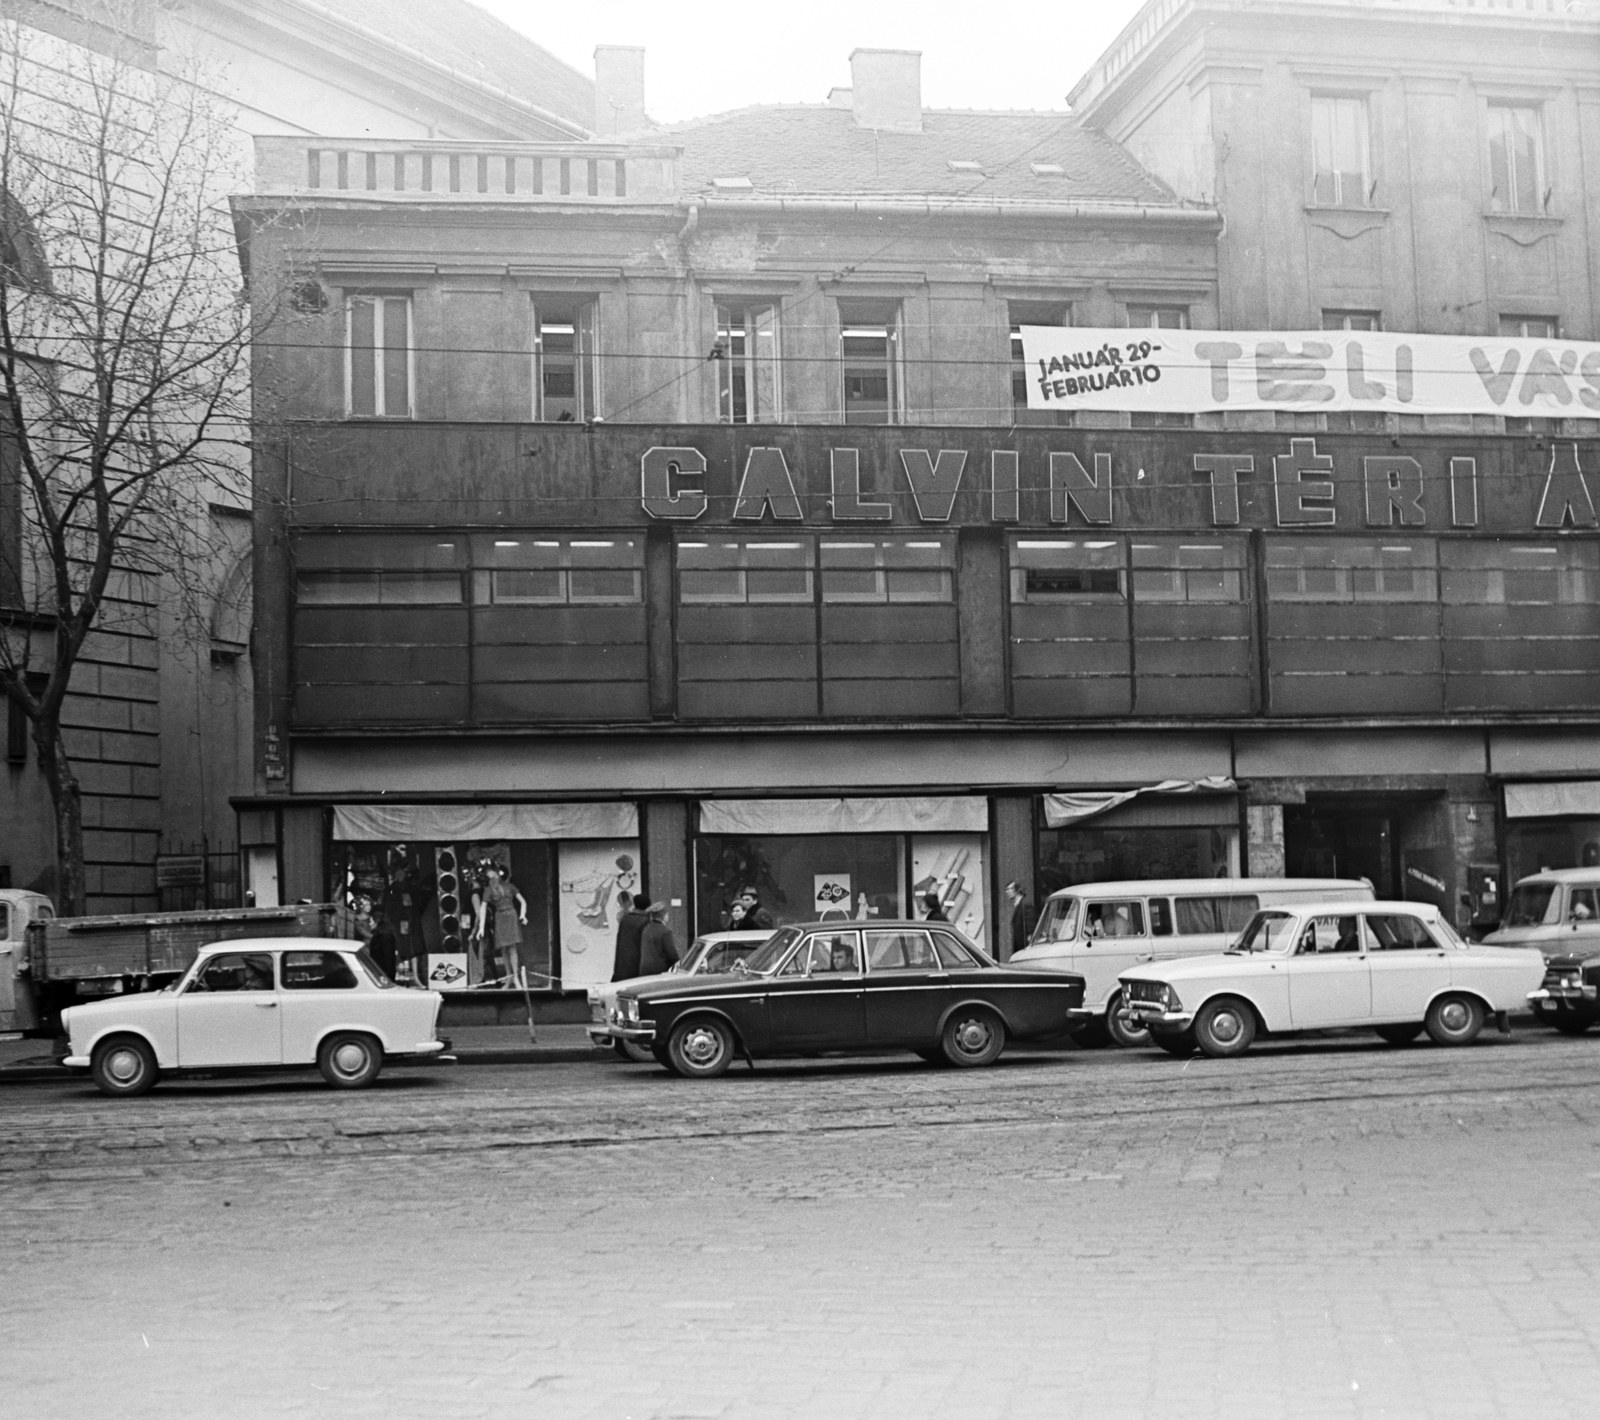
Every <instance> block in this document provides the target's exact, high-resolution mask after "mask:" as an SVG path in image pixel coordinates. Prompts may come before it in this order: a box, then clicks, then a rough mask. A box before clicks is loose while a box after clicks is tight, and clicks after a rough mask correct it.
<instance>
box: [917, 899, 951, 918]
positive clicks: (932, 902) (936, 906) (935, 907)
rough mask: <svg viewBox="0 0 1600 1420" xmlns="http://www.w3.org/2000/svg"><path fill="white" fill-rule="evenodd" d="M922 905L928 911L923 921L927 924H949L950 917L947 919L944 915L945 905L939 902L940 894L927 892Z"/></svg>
mask: <svg viewBox="0 0 1600 1420" xmlns="http://www.w3.org/2000/svg"><path fill="white" fill-rule="evenodd" d="M922 905H923V907H925V908H926V909H927V911H926V912H925V913H924V914H923V920H924V921H926V922H948V921H949V920H950V919H949V918H948V917H946V916H945V915H944V905H943V904H942V903H941V902H940V901H939V894H938V893H936V892H925V893H923V894H922Z"/></svg>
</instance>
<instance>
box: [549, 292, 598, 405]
mask: <svg viewBox="0 0 1600 1420" xmlns="http://www.w3.org/2000/svg"><path fill="white" fill-rule="evenodd" d="M594 313H595V302H594V300H593V298H592V297H589V296H535V297H534V298H533V316H532V320H533V417H534V419H535V421H538V422H543V423H551V424H571V423H574V422H576V423H579V424H581V423H584V422H586V421H588V420H590V419H593V418H594V417H595V415H597V414H598V413H599V412H600V400H599V379H598V373H599V372H598V362H597V360H596V358H595V341H594V329H595V314H594Z"/></svg>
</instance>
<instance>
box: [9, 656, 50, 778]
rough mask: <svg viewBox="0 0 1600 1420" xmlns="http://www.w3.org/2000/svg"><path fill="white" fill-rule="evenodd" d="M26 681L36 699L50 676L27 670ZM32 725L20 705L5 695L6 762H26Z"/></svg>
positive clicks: (47, 683)
mask: <svg viewBox="0 0 1600 1420" xmlns="http://www.w3.org/2000/svg"><path fill="white" fill-rule="evenodd" d="M25 675H26V678H27V679H26V683H27V686H28V690H29V692H30V693H31V694H32V695H33V697H34V699H36V700H37V699H38V698H39V697H40V696H41V695H43V694H44V692H45V687H46V686H47V685H49V683H50V677H49V676H47V675H45V674H44V672H42V671H27V672H25ZM32 730H33V725H32V722H31V721H30V720H29V719H28V717H27V716H26V715H25V714H24V713H23V711H22V706H21V705H20V704H18V702H17V701H15V700H13V699H12V698H11V697H10V696H9V695H8V696H6V763H7V764H26V763H27V762H28V744H29V741H30V739H31V738H32Z"/></svg>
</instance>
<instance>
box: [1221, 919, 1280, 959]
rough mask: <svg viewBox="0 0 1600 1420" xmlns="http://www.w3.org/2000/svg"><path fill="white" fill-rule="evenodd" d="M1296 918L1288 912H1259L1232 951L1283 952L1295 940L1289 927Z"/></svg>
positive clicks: (1240, 935)
mask: <svg viewBox="0 0 1600 1420" xmlns="http://www.w3.org/2000/svg"><path fill="white" fill-rule="evenodd" d="M1293 924H1294V918H1293V917H1292V916H1291V915H1290V914H1289V913H1287V912H1258V913H1256V915H1255V916H1254V917H1252V918H1251V919H1250V921H1249V924H1248V925H1247V926H1246V927H1245V929H1244V931H1242V932H1241V933H1240V934H1239V940H1238V941H1236V942H1235V943H1234V944H1233V945H1232V946H1231V947H1229V948H1228V950H1229V951H1230V952H1281V951H1282V950H1283V949H1284V948H1285V947H1287V946H1288V944H1289V943H1290V942H1291V941H1292V940H1293V935H1292V934H1291V933H1290V931H1289V928H1290V927H1291V926H1292V925H1293Z"/></svg>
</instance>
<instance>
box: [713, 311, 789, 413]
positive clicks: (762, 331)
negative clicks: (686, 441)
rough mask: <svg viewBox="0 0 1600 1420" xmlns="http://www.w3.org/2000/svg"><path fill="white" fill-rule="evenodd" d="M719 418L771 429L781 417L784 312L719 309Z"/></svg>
mask: <svg viewBox="0 0 1600 1420" xmlns="http://www.w3.org/2000/svg"><path fill="white" fill-rule="evenodd" d="M716 348H717V352H718V354H717V419H718V421H719V422H720V423H723V424H771V423H773V422H775V421H776V420H777V419H778V418H779V403H778V308H777V307H776V306H773V305H761V306H729V305H719V306H718V307H717V345H716Z"/></svg>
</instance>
